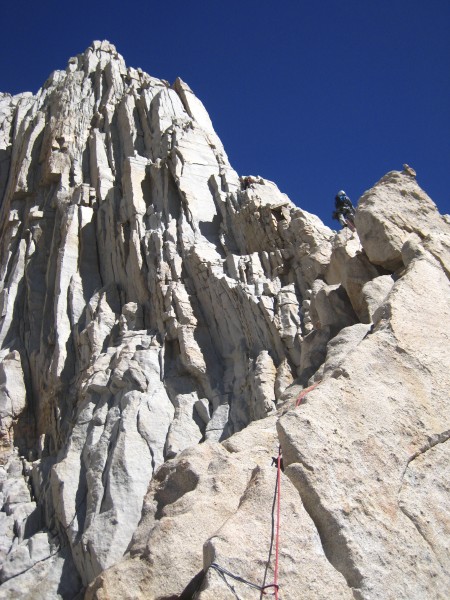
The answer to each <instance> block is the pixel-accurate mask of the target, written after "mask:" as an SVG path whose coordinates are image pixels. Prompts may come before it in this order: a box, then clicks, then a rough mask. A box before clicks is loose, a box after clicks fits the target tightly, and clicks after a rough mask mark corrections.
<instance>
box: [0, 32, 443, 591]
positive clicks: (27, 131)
mask: <svg viewBox="0 0 450 600" xmlns="http://www.w3.org/2000/svg"><path fill="white" fill-rule="evenodd" d="M0 117H1V122H0V199H1V200H0V201H1V209H0V244H1V254H0V416H1V431H0V435H1V437H0V444H1V466H0V498H1V505H2V511H1V512H0V561H1V569H0V581H1V586H0V597H2V598H33V599H35V598H46V599H52V598H64V599H69V598H82V597H85V598H86V599H93V598H96V599H98V600H100V599H105V598H119V597H120V598H130V599H131V598H133V599H136V598H143V599H144V598H146V599H149V598H154V599H157V598H158V599H160V600H162V599H163V598H165V599H167V598H191V597H193V596H195V595H196V597H197V598H199V599H201V600H207V599H208V598H214V599H218V598H223V599H224V600H225V599H226V598H229V597H230V594H231V591H230V585H232V586H233V587H234V589H235V593H236V594H238V595H239V597H240V598H257V597H259V592H257V591H255V590H254V589H251V588H249V587H248V586H245V585H244V584H242V583H241V582H238V581H235V580H229V581H228V584H227V582H226V577H225V579H224V578H223V577H221V576H220V574H219V573H218V572H217V571H216V570H214V569H209V568H208V567H209V566H210V565H211V563H212V562H215V563H217V564H220V565H221V566H222V567H224V568H225V569H227V570H228V571H230V572H233V573H236V574H238V575H239V576H241V577H243V578H245V579H247V580H249V581H252V582H256V583H258V585H261V584H263V583H271V582H272V580H273V560H272V561H269V565H268V566H267V561H268V557H269V550H270V539H271V511H272V504H273V494H274V484H275V470H274V469H273V467H271V466H270V464H271V457H272V456H273V455H274V454H275V453H276V449H277V446H278V444H279V443H280V444H281V447H282V451H283V456H284V464H285V472H284V474H283V477H282V493H283V497H282V507H281V513H282V538H281V555H280V584H281V586H282V587H281V590H282V593H283V597H285V598H298V597H301V598H303V599H305V600H308V599H311V600H312V599H314V600H316V599H317V598H363V599H367V600H374V599H376V598H396V599H397V600H398V599H403V598H404V599H405V600H406V599H408V600H412V599H416V598H417V599H418V600H419V599H420V600H423V599H424V598H430V599H431V598H433V599H434V598H442V599H443V598H445V597H447V594H448V589H450V562H449V556H450V552H449V539H450V536H449V533H450V521H449V518H448V515H449V514H450V500H449V498H450V494H449V488H450V481H449V470H448V464H449V445H448V437H449V434H448V423H449V422H450V406H449V398H448V390H449V389H450V379H449V377H450V376H449V373H450V370H449V351H448V332H449V331H450V294H449V291H450V289H449V281H448V277H449V274H450V225H449V222H450V220H449V217H448V216H444V217H442V216H441V215H440V214H439V213H438V211H437V209H436V206H435V205H434V204H433V202H432V201H431V200H430V199H429V198H428V196H427V195H426V194H425V193H424V192H423V191H422V190H421V189H420V187H419V186H418V184H417V182H416V179H415V173H414V171H413V170H412V169H411V168H409V167H405V170H404V171H402V172H397V171H393V172H391V173H388V174H387V175H386V176H385V177H383V178H382V179H381V180H380V181H379V182H378V183H377V184H376V185H375V186H374V187H373V188H372V189H370V190H369V191H368V192H366V193H365V194H364V195H363V197H362V198H361V199H360V201H359V205H358V209H357V215H356V229H357V232H355V233H352V232H350V231H349V230H343V231H341V232H339V233H336V232H334V231H332V230H330V229H329V228H327V227H326V226H324V225H323V224H322V222H321V221H320V220H319V219H318V218H317V217H315V216H314V215H311V214H309V213H307V212H305V211H303V210H301V209H300V208H297V207H296V206H295V205H294V204H293V203H292V202H291V201H290V200H289V198H287V197H286V196H285V195H284V194H282V193H281V192H280V191H279V190H278V188H277V186H276V185H275V184H274V183H272V182H270V181H267V180H265V179H263V178H261V177H255V176H248V177H239V176H238V175H237V174H236V172H235V171H234V170H233V169H232V167H231V166H230V164H229V162H228V159H227V156H226V154H225V151H224V148H223V146H222V144H221V142H220V140H219V139H218V137H217V135H216V133H215V132H214V129H213V126H212V124H211V121H210V119H209V117H208V114H207V112H206V110H205V108H204V107H203V105H202V103H201V102H200V100H198V99H197V98H196V97H195V95H194V94H193V92H192V91H191V89H190V88H189V87H188V86H187V85H186V84H185V83H184V82H183V81H181V79H177V80H176V81H175V83H174V84H173V85H169V84H168V83H167V82H166V81H163V80H159V79H155V78H153V77H151V76H149V75H147V74H146V73H144V72H142V70H140V69H132V68H129V67H127V66H126V65H125V62H124V60H123V58H122V57H121V56H120V54H118V53H117V51H116V49H115V48H114V46H112V45H111V44H109V43H108V42H94V43H93V44H92V45H91V46H90V47H89V48H88V49H87V50H86V51H85V52H84V53H83V54H80V55H78V56H76V57H74V58H71V59H70V60H69V63H68V65H67V68H66V70H65V71H55V72H54V73H52V75H51V76H50V78H49V79H48V80H47V81H46V82H45V84H44V86H43V87H42V88H41V89H40V90H39V91H38V92H37V94H36V95H32V94H29V93H25V94H19V95H16V96H10V95H8V94H1V95H0ZM317 381H320V382H321V383H320V384H319V385H318V386H317V387H316V388H315V389H314V390H313V391H312V392H311V393H310V394H309V395H308V397H307V398H306V402H305V403H304V404H302V405H301V406H300V407H299V408H297V409H295V408H294V406H293V404H294V400H295V398H296V396H297V395H298V393H299V391H300V390H301V389H302V388H303V387H304V386H306V385H307V384H311V383H313V382H317ZM272 558H273V556H272Z"/></svg>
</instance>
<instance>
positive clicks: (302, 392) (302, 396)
mask: <svg viewBox="0 0 450 600" xmlns="http://www.w3.org/2000/svg"><path fill="white" fill-rule="evenodd" d="M319 383H320V381H316V383H313V384H312V385H310V386H309V387H307V388H305V389H304V390H302V391H301V392H300V394H299V395H298V397H297V400H296V402H295V408H297V406H300V404H301V403H302V400H303V398H304V397H305V396H306V395H307V394H309V392H312V390H313V389H314V388H316V387H317V386H318V385H319Z"/></svg>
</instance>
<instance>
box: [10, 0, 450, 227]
mask: <svg viewBox="0 0 450 600" xmlns="http://www.w3.org/2000/svg"><path fill="white" fill-rule="evenodd" d="M2 22H3V24H4V25H3V28H2V36H1V38H0V91H4V92H10V93H17V92H19V91H28V90H31V91H33V92H35V91H36V90H37V89H38V88H39V87H40V86H41V85H42V84H43V82H44V81H45V79H46V78H47V76H48V75H49V74H50V72H51V71H52V70H54V69H57V68H61V69H63V68H65V66H66V63H67V59H68V58H69V57H70V56H73V55H75V54H78V53H80V52H82V51H84V49H85V48H86V47H87V46H88V45H89V44H90V43H91V41H92V40H94V39H108V40H109V41H110V42H112V43H113V44H115V45H116V47H117V49H118V51H119V52H120V53H121V54H122V55H123V56H124V58H125V60H126V62H127V64H128V65H130V66H134V67H142V68H143V69H144V70H145V71H147V72H148V73H150V74H151V75H153V76H155V77H160V78H162V79H167V80H169V81H170V82H173V81H174V79H175V78H176V77H177V76H180V77H181V78H182V79H184V80H185V81H186V82H187V83H188V84H189V85H190V86H191V88H192V89H193V90H194V92H195V93H196V94H197V96H198V97H199V98H200V99H201V100H202V101H203V102H204V104H205V105H206V108H207V109H208V111H209V113H210V116H211V118H212V121H213V123H214V126H215V128H216V131H217V133H218V134H219V136H220V137H221V139H222V141H223V143H224V146H225V149H226V151H227V153H228V156H229V158H230V161H231V164H232V165H233V166H234V168H235V169H236V170H237V171H238V173H239V174H240V175H247V174H253V175H261V176H263V177H266V178H268V179H271V180H273V181H275V182H276V183H277V185H278V186H279V188H280V189H281V190H282V191H283V192H285V193H287V194H288V195H289V197H290V198H291V200H293V201H294V202H295V203H296V204H297V205H299V206H301V207H302V208H304V209H306V210H309V211H310V212H314V213H315V214H318V215H319V216H320V217H321V218H322V219H323V220H324V221H325V222H326V223H327V224H328V225H330V226H333V227H336V226H337V224H336V222H333V221H332V220H331V212H332V209H333V198H334V195H335V193H336V191H337V190H338V189H341V188H343V189H345V190H346V191H347V193H348V194H349V196H350V197H351V198H352V200H353V201H354V202H356V201H357V199H358V198H359V197H360V196H361V194H362V193H363V192H364V191H365V190H367V189H368V188H370V187H371V186H372V185H373V184H374V183H375V182H376V181H377V180H378V179H379V178H380V177H382V176H383V175H384V174H385V173H386V172H387V171H390V170H393V169H401V168H402V164H403V163H404V162H406V163H408V164H410V165H411V166H413V167H414V168H415V169H416V171H417V173H418V181H419V183H420V184H421V186H422V187H423V188H424V189H425V191H427V193H428V194H429V195H430V196H431V197H432V199H433V200H434V201H435V202H436V204H437V205H438V206H439V208H440V210H441V212H450V119H449V117H450V34H449V31H450V1H449V0H427V1H426V2H425V1H424V0H376V1H368V0H316V1H313V0H309V1H306V0H278V1H275V0H248V1H246V0H240V1H237V0H228V1H219V0H217V1H216V0H209V1H206V0H204V1H199V0H190V1H189V2H186V1H181V0H171V2H155V1H152V0H147V1H145V2H144V1H141V2H137V1H135V0H129V1H127V2H117V1H116V0H110V1H108V2H95V1H92V2H87V1H86V0H78V1H76V2H73V3H70V4H69V3H65V2H61V1H59V2H56V1H54V0H47V1H46V2H43V3H36V2H35V1H34V2H32V1H31V0H22V1H17V2H15V3H12V2H9V3H8V5H7V6H6V7H5V6H4V7H3V8H2Z"/></svg>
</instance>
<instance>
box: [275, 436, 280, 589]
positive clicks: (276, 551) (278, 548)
mask: <svg viewBox="0 0 450 600" xmlns="http://www.w3.org/2000/svg"><path fill="white" fill-rule="evenodd" d="M280 500H281V446H278V460H277V532H276V538H275V570H274V576H273V583H274V588H275V600H278V561H279V556H280Z"/></svg>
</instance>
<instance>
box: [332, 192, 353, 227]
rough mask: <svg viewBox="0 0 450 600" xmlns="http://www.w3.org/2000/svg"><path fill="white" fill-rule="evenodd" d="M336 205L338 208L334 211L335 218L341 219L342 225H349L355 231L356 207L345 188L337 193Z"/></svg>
mask: <svg viewBox="0 0 450 600" xmlns="http://www.w3.org/2000/svg"><path fill="white" fill-rule="evenodd" d="M334 206H335V208H336V210H335V211H334V212H333V219H336V220H337V221H339V223H340V224H341V225H342V227H349V228H350V229H351V230H352V231H355V222H354V220H355V208H354V206H353V204H352V203H351V200H350V198H349V197H348V196H347V194H346V193H345V192H344V190H340V191H339V192H338V193H337V194H336V197H335V199H334Z"/></svg>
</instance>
